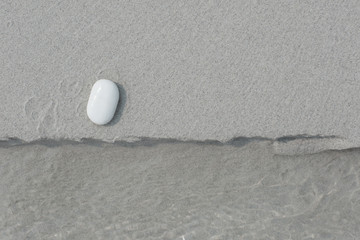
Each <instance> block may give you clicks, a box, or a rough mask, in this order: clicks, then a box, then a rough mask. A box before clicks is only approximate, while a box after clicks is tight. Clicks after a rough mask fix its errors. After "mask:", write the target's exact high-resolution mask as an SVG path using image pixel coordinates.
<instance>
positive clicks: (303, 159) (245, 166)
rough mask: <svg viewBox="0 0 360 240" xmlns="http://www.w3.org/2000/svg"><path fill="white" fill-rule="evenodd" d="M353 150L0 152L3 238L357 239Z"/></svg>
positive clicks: (358, 161)
mask: <svg viewBox="0 0 360 240" xmlns="http://www.w3.org/2000/svg"><path fill="white" fill-rule="evenodd" d="M359 175H360V151H359V150H346V151H329V152H323V153H319V154H313V155H302V156H280V155H276V154H274V153H273V149H272V147H271V144H270V143H269V142H267V141H261V142H252V143H249V144H247V145H245V146H242V147H236V146H227V145H225V146H220V145H216V144H195V143H160V144H155V145H152V146H133V147H126V146H120V145H117V144H101V145H97V144H90V143H88V144H76V145H71V144H59V145H55V146H53V145H50V146H46V145H43V144H42V145H39V144H29V145H21V146H13V147H2V148H0V234H1V239H179V240H182V239H186V240H194V239H345V240H346V239H358V238H360V227H359V226H360V215H359V212H360V182H359Z"/></svg>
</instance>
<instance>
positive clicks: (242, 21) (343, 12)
mask: <svg viewBox="0 0 360 240" xmlns="http://www.w3.org/2000/svg"><path fill="white" fill-rule="evenodd" d="M359 16H360V2H359V1H328V0H319V1H310V2H309V1H299V2H293V1H264V2H261V1H245V0H240V1H213V2H209V1H177V0H176V1H168V0H155V1H147V2H141V3H136V2H132V1H97V0H90V1H88V0H79V1H61V0H56V1H47V0H29V1H12V0H3V1H1V4H0V20H1V21H0V22H1V24H0V33H1V37H0V59H1V61H2V62H1V64H0V73H1V80H0V89H1V90H2V94H0V102H1V110H0V120H1V124H0V139H8V138H19V139H22V140H25V141H33V140H37V139H40V138H50V139H81V138H93V139H100V140H104V141H113V140H125V141H131V140H134V139H139V138H143V137H149V138H172V139H182V140H201V141H203V140H219V141H222V142H224V141H228V140H230V139H232V138H234V137H263V138H271V139H275V138H279V137H284V136H293V135H295V136H297V135H302V134H306V135H310V136H318V135H321V136H336V137H338V138H341V139H346V140H347V141H348V144H347V147H354V146H360V134H359V126H360V118H359V116H360V107H359V103H360V94H359V92H360V75H359V69H360V31H359V29H360V19H359ZM100 77H106V78H110V80H113V81H116V82H117V83H118V84H119V85H121V86H122V88H123V101H122V109H121V111H120V112H119V114H118V116H117V117H116V119H115V120H114V121H113V123H112V124H111V125H110V126H107V127H102V128H99V127H96V126H94V125H93V124H92V123H91V122H90V121H89V120H88V119H87V116H86V102H87V99H88V97H89V94H90V89H91V85H92V84H93V83H94V82H95V81H96V80H97V79H98V78H100Z"/></svg>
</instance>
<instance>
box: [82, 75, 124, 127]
mask: <svg viewBox="0 0 360 240" xmlns="http://www.w3.org/2000/svg"><path fill="white" fill-rule="evenodd" d="M118 102H119V89H118V87H117V86H116V84H115V83H114V82H112V81H110V80H106V79H101V80H98V81H96V82H95V84H94V85H93V87H92V89H91V93H90V97H89V101H88V104H87V115H88V117H89V118H90V120H91V121H92V122H93V123H95V124H98V125H104V124H107V123H108V122H110V121H111V119H112V118H113V117H114V114H115V111H116V107H117V105H118Z"/></svg>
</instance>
